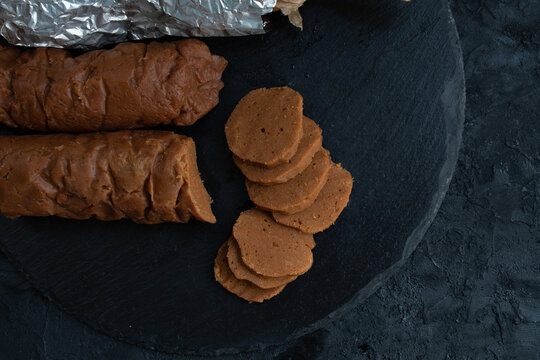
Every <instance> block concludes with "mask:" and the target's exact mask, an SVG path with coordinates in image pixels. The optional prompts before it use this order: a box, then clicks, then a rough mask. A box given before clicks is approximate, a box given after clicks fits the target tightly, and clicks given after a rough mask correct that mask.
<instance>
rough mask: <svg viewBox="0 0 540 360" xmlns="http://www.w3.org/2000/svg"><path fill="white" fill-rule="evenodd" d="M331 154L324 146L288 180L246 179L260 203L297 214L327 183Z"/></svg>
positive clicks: (263, 205)
mask: <svg viewBox="0 0 540 360" xmlns="http://www.w3.org/2000/svg"><path fill="white" fill-rule="evenodd" d="M331 162H332V161H331V160H330V154H329V152H328V150H326V149H324V148H321V150H320V151H318V152H317V153H316V154H315V156H314V157H313V159H312V161H311V163H310V165H308V167H307V168H306V169H305V170H304V171H302V172H301V173H300V174H298V175H297V176H296V177H294V178H292V179H291V180H289V181H288V182H286V183H284V184H276V185H269V186H267V185H261V184H257V183H254V182H252V181H249V180H246V188H247V191H248V194H249V198H250V199H251V201H253V203H254V204H255V205H257V207H259V208H261V209H263V210H267V211H276V212H280V213H284V214H295V213H298V212H300V211H303V210H305V209H307V208H308V207H310V206H311V204H313V202H314V201H315V199H316V198H317V195H319V192H320V191H321V189H322V188H323V186H324V184H326V180H327V178H328V171H329V170H330V164H331Z"/></svg>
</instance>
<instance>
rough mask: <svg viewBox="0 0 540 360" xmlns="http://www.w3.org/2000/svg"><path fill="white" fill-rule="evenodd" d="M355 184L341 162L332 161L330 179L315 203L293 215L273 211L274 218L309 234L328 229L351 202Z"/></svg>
mask: <svg viewBox="0 0 540 360" xmlns="http://www.w3.org/2000/svg"><path fill="white" fill-rule="evenodd" d="M352 186H353V179H352V176H351V173H349V172H348V171H347V170H345V169H344V168H342V167H341V165H339V164H334V163H332V166H331V168H330V172H329V173H328V180H327V181H326V184H325V185H324V187H323V188H322V190H321V192H320V193H319V196H317V199H315V202H314V203H313V205H311V206H310V207H309V208H307V209H306V210H304V211H301V212H299V213H297V214H293V215H284V214H280V213H273V214H272V215H273V217H274V219H275V220H276V221H277V222H278V223H280V224H283V225H287V226H291V227H293V228H296V229H298V230H300V231H302V232H305V233H307V234H315V233H318V232H321V231H323V230H326V229H328V228H329V227H330V226H332V224H334V222H335V221H336V220H337V218H338V216H339V215H340V214H341V212H342V211H343V209H345V207H346V206H347V203H348V202H349V196H350V195H351V190H352Z"/></svg>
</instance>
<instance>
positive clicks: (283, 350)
mask: <svg viewBox="0 0 540 360" xmlns="http://www.w3.org/2000/svg"><path fill="white" fill-rule="evenodd" d="M453 10H454V15H455V18H456V22H457V25H458V29H459V32H460V35H461V38H462V43H463V51H464V59H465V69H466V76H467V82H468V83H467V85H468V87H467V89H468V103H467V106H468V108H467V119H466V126H465V132H464V144H463V149H462V152H461V155H460V160H459V162H458V169H457V171H456V175H455V178H454V180H453V182H452V184H451V186H450V190H449V193H448V195H447V197H446V199H445V201H444V203H443V205H442V207H441V210H440V212H439V214H438V216H437V218H436V220H435V221H434V223H433V225H432V226H431V228H430V230H429V231H428V233H427V234H426V237H425V241H423V242H422V243H421V245H420V246H419V247H418V249H417V250H416V252H415V253H414V254H413V256H412V257H411V259H410V260H409V262H408V263H407V264H406V265H405V267H404V268H403V269H402V270H401V271H400V272H399V273H398V274H397V275H395V276H394V277H393V278H392V279H390V280H389V281H388V282H386V284H385V285H384V286H383V287H382V288H381V289H379V291H377V292H376V294H375V295H374V296H372V297H370V298H369V299H368V300H366V301H365V302H363V303H362V304H360V305H359V306H357V307H355V308H354V309H352V310H351V311H350V312H349V313H348V314H346V315H345V316H343V317H341V318H339V319H335V320H333V321H331V322H329V323H327V324H326V326H325V327H324V328H323V329H321V330H317V331H316V332H313V333H311V334H309V335H306V336H304V337H302V338H300V339H298V340H296V341H294V342H293V343H290V344H287V345H286V346H283V347H280V348H274V349H270V350H268V351H266V352H264V353H259V354H258V355H259V356H257V357H261V358H272V357H277V358H281V359H288V358H292V359H302V358H305V359H312V358H320V359H327V358H333V359H334V358H338V359H339V358H343V359H350V358H359V359H364V358H365V359H396V358H403V359H416V358H434V359H442V358H452V359H454V358H456V359H466V358H474V359H482V358H486V359H500V358H515V359H538V358H539V355H538V354H539V353H540V340H539V339H540V324H539V322H540V280H539V279H540V265H539V262H538V259H539V255H540V229H539V224H540V201H539V200H540V124H539V122H540V121H539V116H540V100H539V99H540V61H539V52H540V35H539V33H538V29H539V28H540V23H539V20H540V16H539V15H540V3H538V2H537V1H535V0H527V1H513V2H505V3H502V2H499V1H493V0H483V1H471V0H456V1H455V2H454V3H453ZM0 279H1V281H0V354H10V358H13V359H31V358H35V359H42V358H43V359H103V358H106V359H109V358H111V359H113V358H114V359H123V358H126V359H128V358H129V359H156V360H157V359H183V357H180V356H169V355H164V354H160V353H154V352H150V351H146V350H141V349H139V348H137V347H135V346H131V345H127V344H123V343H120V342H117V341H114V340H112V339H110V338H108V337H106V336H104V335H101V334H98V333H96V332H94V331H92V330H90V329H88V328H87V327H85V326H83V325H81V324H80V323H78V322H76V321H74V320H73V319H72V318H70V317H68V316H66V315H64V314H63V313H62V312H60V311H59V310H58V309H57V308H56V307H55V306H54V305H51V304H49V303H48V302H47V301H46V300H44V299H43V298H42V297H40V296H38V295H37V294H36V293H35V292H34V290H32V289H31V287H29V285H28V283H27V282H26V281H25V279H24V278H22V277H21V276H20V275H18V273H16V272H15V271H14V270H13V268H12V266H11V265H10V264H9V263H8V262H7V261H5V260H3V261H1V262H0ZM251 357H252V354H250V355H245V356H242V357H238V356H237V357H235V358H245V359H247V358H251ZM225 358H227V357H225ZM231 358H232V357H231Z"/></svg>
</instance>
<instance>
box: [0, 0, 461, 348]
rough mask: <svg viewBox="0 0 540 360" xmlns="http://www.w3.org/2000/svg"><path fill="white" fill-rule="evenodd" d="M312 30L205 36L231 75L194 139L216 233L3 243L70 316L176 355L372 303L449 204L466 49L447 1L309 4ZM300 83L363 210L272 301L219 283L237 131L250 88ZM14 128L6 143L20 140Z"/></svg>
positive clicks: (91, 229) (21, 230)
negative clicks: (216, 269)
mask: <svg viewBox="0 0 540 360" xmlns="http://www.w3.org/2000/svg"><path fill="white" fill-rule="evenodd" d="M302 14H303V16H304V31H303V32H299V31H297V30H295V29H293V28H292V27H291V26H289V25H288V24H287V23H286V21H285V20H284V19H283V18H281V17H279V16H272V17H271V20H272V23H271V24H272V27H273V29H272V30H271V31H270V33H269V34H267V35H263V36H255V37H249V38H234V39H207V41H206V42H207V43H208V45H209V46H210V48H211V49H212V51H213V52H215V53H217V54H220V55H223V56H225V57H226V58H227V59H228V60H229V63H230V65H229V67H228V69H227V70H226V73H225V75H224V81H225V84H226V87H225V89H224V90H223V91H222V93H221V102H220V105H219V106H218V107H217V108H216V109H215V110H213V111H212V112H211V113H210V114H209V115H208V116H207V117H206V118H204V119H203V120H201V121H199V122H198V123H197V124H196V125H195V126H192V127H190V128H180V129H174V130H175V131H177V132H179V133H183V134H187V135H190V136H192V137H194V139H195V141H196V143H197V146H198V157H199V166H200V170H201V173H202V176H203V178H204V179H205V184H206V185H207V188H208V190H209V192H210V193H211V195H212V196H213V198H214V200H215V204H214V210H215V213H216V216H217V218H218V224H216V225H208V224H202V223H198V222H192V223H190V224H188V225H182V224H163V225H156V226H145V225H137V224H133V223H131V222H129V221H117V222H108V223H106V222H98V221H92V220H90V221H70V220H63V219H57V218H22V219H17V220H14V221H10V220H7V219H5V218H3V217H2V218H0V233H1V234H2V235H1V236H0V247H1V248H2V250H3V251H4V252H5V253H6V255H7V256H8V257H9V258H10V259H11V260H12V261H13V262H14V263H15V264H16V265H17V266H18V267H19V268H20V269H21V271H23V272H24V273H25V274H27V276H28V278H29V279H30V281H31V283H32V284H33V285H34V286H35V287H36V288H37V289H38V291H40V292H41V293H42V294H43V295H45V296H46V297H48V298H50V299H51V300H52V301H53V302H55V303H56V304H57V305H58V306H59V307H60V308H61V309H63V310H64V311H65V312H67V313H68V314H71V315H72V316H74V317H75V318H77V319H79V320H81V321H82V322H84V323H87V324H89V325H90V326H91V327H93V328H95V329H97V330H98V331H101V332H104V333H106V334H109V335H110V336H113V337H115V338H117V339H120V340H123V341H126V342H129V343H133V344H137V345H141V346H144V347H147V348H150V349H157V350H160V351H164V352H173V353H190V354H215V353H234V352H238V351H245V350H250V349H255V348H258V347H262V346H265V345H269V344H276V343H280V342H283V341H284V340H286V339H287V338H289V339H290V338H294V337H296V336H299V335H301V334H303V333H305V332H306V331H308V330H309V329H313V328H315V327H317V326H318V325H320V324H321V323H322V322H324V321H326V320H327V319H328V316H329V315H331V316H332V315H338V314H341V313H344V312H345V311H346V310H347V308H348V307H350V306H351V304H354V303H356V302H358V301H361V300H362V299H365V298H366V297H367V296H368V295H369V294H371V293H372V292H373V291H374V290H375V289H376V288H377V287H378V286H379V285H380V284H381V283H382V281H384V280H385V279H386V278H387V277H388V276H390V275H391V274H392V273H393V272H394V271H395V270H396V269H397V268H399V266H400V265H401V264H402V263H403V262H404V261H405V260H406V258H407V257H408V256H409V255H410V254H411V252H412V251H413V250H414V248H415V247H416V245H417V244H418V243H419V241H420V239H421V237H422V235H423V234H424V232H425V230H426V229H427V227H428V226H429V224H430V222H431V220H432V219H433V217H434V216H435V213H436V211H437V209H438V207H439V205H440V203H441V201H442V198H443V197H444V193H445V191H446V189H447V187H448V183H449V180H450V178H451V175H452V172H453V168H454V165H455V161H456V158H457V152H458V149H459V144H460V139H461V130H462V123H463V118H464V97H465V94H464V80H463V69H462V62H461V52H460V49H459V45H458V38H457V34H456V31H455V27H454V24H453V21H452V20H451V16H450V13H449V10H448V5H447V3H446V1H445V0H440V1H430V2H427V1H414V2H413V3H408V4H406V3H402V2H400V1H397V0H365V1H357V0H348V1H333V2H327V1H324V0H309V1H308V3H307V4H306V5H305V6H304V7H303V8H302ZM278 85H288V86H291V87H293V88H294V89H296V90H298V91H300V92H301V93H302V94H303V95H304V99H305V102H304V109H305V114H306V115H308V116H310V117H311V118H313V119H314V120H315V121H316V122H318V123H319V125H320V126H321V128H322V129H323V135H324V146H325V147H326V148H327V149H329V150H330V151H331V154H332V157H333V160H334V161H336V162H341V163H342V164H343V165H344V166H345V167H346V168H347V169H349V170H350V171H351V173H352V174H353V177H354V178H355V185H354V188H353V193H352V196H351V200H350V205H349V207H348V208H347V209H346V210H345V211H344V213H343V214H342V216H341V217H340V219H339V220H338V222H337V223H336V225H335V226H333V227H332V228H331V229H329V230H327V231H325V232H323V233H321V234H318V235H317V236H316V241H317V247H316V249H315V251H314V256H315V263H314V266H313V268H312V270H311V271H310V272H309V273H308V274H306V275H304V276H302V277H300V278H299V279H298V280H297V281H295V282H294V283H292V284H290V285H289V286H287V288H286V289H285V291H284V292H283V293H282V294H281V295H279V296H278V297H276V298H274V299H273V300H271V301H268V302H265V303H264V304H262V305H258V304H252V305H249V304H247V303H246V302H244V301H243V300H240V299H238V298H236V297H235V296H233V295H231V294H229V293H228V292H226V291H225V290H224V289H222V288H221V287H220V286H219V285H218V284H217V283H216V282H215V281H214V279H213V274H212V266H213V259H214V256H215V254H216V251H217V249H218V247H219V246H220V244H221V243H222V242H223V241H225V240H226V239H227V237H228V235H229V234H230V231H231V228H232V225H233V224H234V221H235V219H236V217H237V216H238V214H239V213H240V212H241V211H242V210H245V209H247V208H249V207H251V204H250V202H249V199H248V197H247V194H246V191H245V189H244V183H243V176H242V175H241V173H240V172H239V171H238V170H237V169H236V168H235V166H234V163H233V161H232V157H231V155H230V153H229V152H228V151H227V147H226V141H225V136H224V133H223V125H224V123H225V121H226V119H227V116H228V115H229V114H230V112H231V111H232V109H233V108H234V105H235V104H236V103H237V102H238V100H239V99H240V98H241V97H242V96H243V95H244V94H246V93H247V92H248V91H249V90H251V89H254V88H258V87H263V86H278ZM20 133H22V132H20V131H14V130H11V129H7V128H5V127H2V128H1V129H0V134H2V135H7V134H20Z"/></svg>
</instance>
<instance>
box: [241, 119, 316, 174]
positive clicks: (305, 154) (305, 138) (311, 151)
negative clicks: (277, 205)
mask: <svg viewBox="0 0 540 360" xmlns="http://www.w3.org/2000/svg"><path fill="white" fill-rule="evenodd" d="M302 129H303V131H302V133H303V135H302V139H301V140H300V144H299V145H298V149H297V150H296V154H294V156H293V157H292V158H291V159H290V160H289V161H287V162H285V163H283V164H279V165H276V166H274V167H272V168H270V169H268V168H266V167H264V166H261V165H257V164H254V163H250V162H247V161H243V160H242V159H240V158H239V157H238V156H235V157H234V162H235V163H236V166H238V168H239V169H240V170H241V171H242V173H243V174H244V175H245V177H246V178H248V179H249V180H250V181H253V182H256V183H259V184H264V185H273V184H282V183H285V182H287V181H289V180H290V179H292V178H294V177H295V176H296V175H298V174H300V173H301V172H302V171H304V170H305V169H306V168H307V167H308V165H309V163H310V162H311V160H312V159H313V156H314V155H315V153H316V152H317V151H318V150H320V148H321V145H322V131H321V128H320V127H319V126H317V124H316V123H315V122H314V121H313V120H311V119H309V118H308V117H306V116H304V120H303V123H302Z"/></svg>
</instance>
